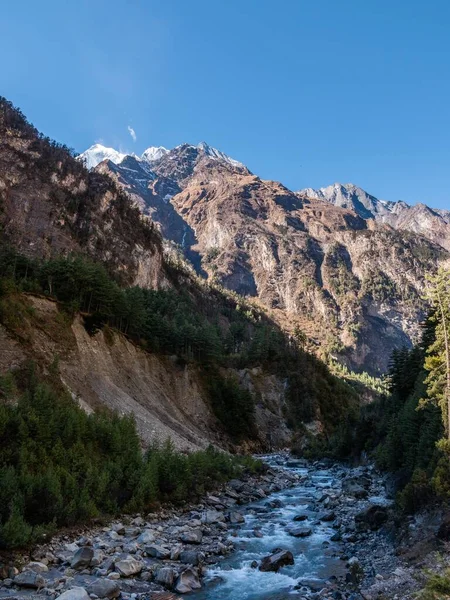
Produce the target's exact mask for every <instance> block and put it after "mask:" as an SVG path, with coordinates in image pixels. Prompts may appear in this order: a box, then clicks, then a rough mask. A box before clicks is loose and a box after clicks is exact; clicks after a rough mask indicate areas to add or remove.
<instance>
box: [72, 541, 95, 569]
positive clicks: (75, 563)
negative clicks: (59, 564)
mask: <svg viewBox="0 0 450 600" xmlns="http://www.w3.org/2000/svg"><path fill="white" fill-rule="evenodd" d="M93 558H94V550H93V549H92V547H91V546H83V548H79V549H78V550H77V551H76V552H75V554H74V556H73V558H72V560H71V561H70V566H71V567H72V569H77V570H78V569H84V568H85V567H89V565H90V564H91V560H92V559H93Z"/></svg>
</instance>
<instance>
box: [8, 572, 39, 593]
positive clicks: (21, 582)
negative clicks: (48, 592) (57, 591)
mask: <svg viewBox="0 0 450 600" xmlns="http://www.w3.org/2000/svg"><path fill="white" fill-rule="evenodd" d="M14 583H15V584H16V585H18V586H19V587H24V588H33V589H38V588H41V587H44V585H45V579H44V578H43V577H42V575H40V573H36V572H35V571H22V573H19V574H18V575H16V577H14Z"/></svg>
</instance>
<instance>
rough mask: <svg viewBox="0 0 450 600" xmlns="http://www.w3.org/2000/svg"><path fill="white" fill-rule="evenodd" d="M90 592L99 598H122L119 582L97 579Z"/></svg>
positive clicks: (90, 586) (90, 587) (91, 585)
mask: <svg viewBox="0 0 450 600" xmlns="http://www.w3.org/2000/svg"><path fill="white" fill-rule="evenodd" d="M88 592H89V594H94V596H97V597H98V598H117V597H118V596H120V587H119V584H118V583H117V581H112V580H111V579H97V580H96V581H94V582H93V583H91V584H90V585H89V587H88Z"/></svg>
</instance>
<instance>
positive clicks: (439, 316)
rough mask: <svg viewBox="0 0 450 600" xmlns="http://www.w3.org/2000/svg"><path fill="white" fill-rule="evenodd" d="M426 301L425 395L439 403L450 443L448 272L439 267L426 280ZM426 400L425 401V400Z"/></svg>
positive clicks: (449, 277) (449, 312) (449, 308)
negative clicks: (430, 322)
mask: <svg viewBox="0 0 450 600" xmlns="http://www.w3.org/2000/svg"><path fill="white" fill-rule="evenodd" d="M429 281H430V287H429V289H428V294H427V296H428V299H429V300H430V302H431V304H432V306H433V308H434V314H433V317H432V319H434V320H435V322H436V329H435V340H434V342H433V343H432V344H431V346H430V347H429V348H428V350H427V357H426V359H425V369H426V371H427V372H428V374H427V378H426V380H425V383H426V384H427V395H428V398H429V399H431V400H435V401H437V402H438V403H439V405H440V407H441V411H442V420H443V422H444V426H445V430H446V435H447V439H448V440H449V441H450V427H449V415H450V271H449V270H448V269H444V268H442V267H441V268H440V269H439V270H438V272H437V273H436V275H434V276H433V277H430V279H429ZM425 401H426V400H425Z"/></svg>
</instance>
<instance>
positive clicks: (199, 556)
mask: <svg viewBox="0 0 450 600" xmlns="http://www.w3.org/2000/svg"><path fill="white" fill-rule="evenodd" d="M203 560H204V554H203V553H202V552H197V551H196V550H183V552H181V553H180V562H182V563H184V564H187V565H194V566H197V565H198V564H200V563H201V562H203Z"/></svg>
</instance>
